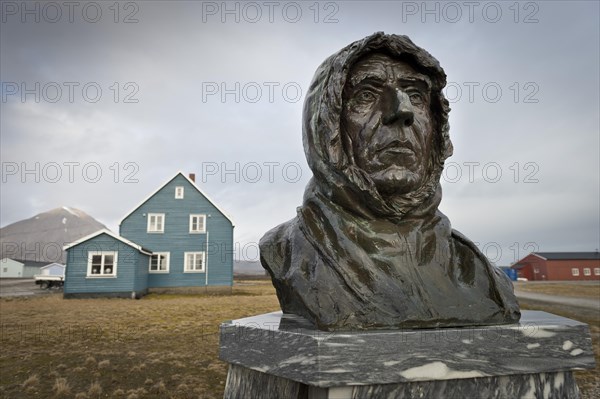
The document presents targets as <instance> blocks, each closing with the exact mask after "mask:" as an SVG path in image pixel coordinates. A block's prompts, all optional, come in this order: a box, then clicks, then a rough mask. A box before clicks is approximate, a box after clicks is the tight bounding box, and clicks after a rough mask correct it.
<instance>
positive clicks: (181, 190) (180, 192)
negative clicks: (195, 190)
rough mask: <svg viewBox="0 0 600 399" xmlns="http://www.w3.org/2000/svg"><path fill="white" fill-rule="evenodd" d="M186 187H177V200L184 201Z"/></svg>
mask: <svg viewBox="0 0 600 399" xmlns="http://www.w3.org/2000/svg"><path fill="white" fill-rule="evenodd" d="M183 194H184V187H183V186H177V187H175V199H183Z"/></svg>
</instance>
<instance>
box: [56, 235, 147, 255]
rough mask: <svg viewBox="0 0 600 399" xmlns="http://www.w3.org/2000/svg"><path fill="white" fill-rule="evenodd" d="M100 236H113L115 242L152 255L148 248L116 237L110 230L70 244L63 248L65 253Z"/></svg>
mask: <svg viewBox="0 0 600 399" xmlns="http://www.w3.org/2000/svg"><path fill="white" fill-rule="evenodd" d="M100 234H106V235H109V236H111V237H112V238H114V239H115V240H119V241H121V242H122V243H123V244H127V245H129V246H130V247H133V248H135V249H137V250H138V251H140V252H141V253H144V254H146V255H152V251H150V250H149V249H146V248H144V247H142V246H141V245H138V244H136V243H135V242H133V241H129V240H128V239H127V238H124V237H121V236H119V235H116V234H115V233H113V232H112V231H110V230H107V229H102V230H98V231H97V232H95V233H92V234H90V235H87V236H85V237H83V238H80V239H79V240H77V241H75V242H72V243H70V244H69V245H65V246H64V247H63V251H66V250H67V249H69V248H72V247H74V246H75V245H79V244H81V243H82V242H85V241H87V240H90V239H92V238H94V237H97V236H99V235H100Z"/></svg>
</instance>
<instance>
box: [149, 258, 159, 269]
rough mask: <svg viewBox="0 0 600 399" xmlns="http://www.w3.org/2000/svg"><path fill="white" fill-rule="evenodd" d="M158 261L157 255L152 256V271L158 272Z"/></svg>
mask: <svg viewBox="0 0 600 399" xmlns="http://www.w3.org/2000/svg"><path fill="white" fill-rule="evenodd" d="M157 261H158V259H157V257H156V255H152V257H151V258H150V270H157Z"/></svg>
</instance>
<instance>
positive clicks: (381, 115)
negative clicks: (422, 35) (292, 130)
mask: <svg viewBox="0 0 600 399" xmlns="http://www.w3.org/2000/svg"><path fill="white" fill-rule="evenodd" d="M445 85H446V75H445V73H444V71H443V69H442V68H441V67H440V65H439V63H438V61H437V60H436V59H435V58H433V57H432V56H431V55H430V54H429V53H428V52H426V51H425V50H423V49H421V48H419V47H417V46H416V45H414V44H413V43H412V42H411V41H410V39H409V38H408V37H406V36H398V35H385V34H383V33H375V34H373V35H371V36H369V37H366V38H365V39H363V40H359V41H357V42H354V43H352V44H350V45H349V46H347V47H345V48H343V49H342V50H340V51H339V52H337V53H336V54H334V55H332V56H331V57H329V58H328V59H327V60H325V61H324V62H323V63H322V64H321V66H320V67H319V68H318V69H317V72H316V73H315V76H314V78H313V81H312V83H311V85H310V88H309V91H308V94H307V96H306V100H305V103H304V111H303V141H304V151H305V153H306V157H307V160H308V164H309V166H310V168H311V170H312V171H313V174H314V176H315V179H314V186H313V187H312V188H311V189H309V190H308V191H307V193H306V197H305V201H306V200H309V199H310V196H311V195H312V194H311V193H312V190H314V189H315V188H316V190H318V192H319V193H320V194H321V195H323V196H325V197H327V198H328V199H329V200H331V201H333V202H334V203H337V204H338V205H340V206H343V207H344V208H347V209H349V210H353V211H354V212H358V213H363V214H365V215H368V216H373V217H388V218H392V219H397V218H401V217H402V216H403V215H405V214H407V213H411V212H413V211H415V210H417V209H419V208H421V207H422V206H424V205H427V207H431V205H433V204H435V206H437V203H439V199H440V198H441V191H440V189H439V180H440V176H441V173H442V170H443V166H444V161H445V160H446V158H448V157H449V156H450V155H451V154H452V144H451V142H450V138H449V135H448V130H449V126H448V112H449V111H450V109H449V107H448V101H447V100H446V99H445V97H444V95H443V92H442V89H443V88H444V86H445Z"/></svg>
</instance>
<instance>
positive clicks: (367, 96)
mask: <svg viewBox="0 0 600 399" xmlns="http://www.w3.org/2000/svg"><path fill="white" fill-rule="evenodd" d="M354 99H355V100H356V102H357V103H359V104H369V103H372V102H374V101H375V100H376V99H377V96H376V95H375V93H373V91H371V90H366V89H364V90H360V91H359V92H358V93H356V95H355V96H354Z"/></svg>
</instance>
